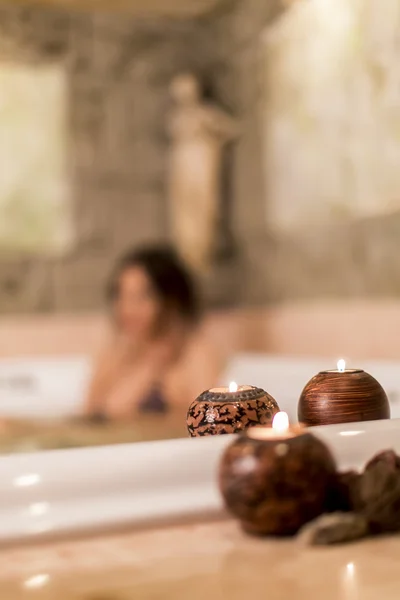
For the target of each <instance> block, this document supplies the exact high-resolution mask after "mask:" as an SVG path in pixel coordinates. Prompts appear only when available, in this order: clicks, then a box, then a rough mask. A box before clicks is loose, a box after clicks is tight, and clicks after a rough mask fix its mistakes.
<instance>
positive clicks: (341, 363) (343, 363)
mask: <svg viewBox="0 0 400 600" xmlns="http://www.w3.org/2000/svg"><path fill="white" fill-rule="evenodd" d="M337 368H338V371H339V373H344V372H345V370H346V361H345V360H343V358H341V359H340V360H338V363H337Z"/></svg>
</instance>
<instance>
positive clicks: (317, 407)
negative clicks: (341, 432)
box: [297, 369, 390, 426]
mask: <svg viewBox="0 0 400 600" xmlns="http://www.w3.org/2000/svg"><path fill="white" fill-rule="evenodd" d="M297 412H298V418H299V421H300V422H301V423H304V424H305V425H307V426H313V425H333V424H335V423H353V422H356V421H377V420H380V419H390V407H389V401H388V398H387V396H386V393H385V391H384V389H383V388H382V386H381V385H380V384H379V383H378V382H377V381H376V379H374V378H373V377H372V375H369V374H368V373H366V372H365V371H362V370H361V369H352V370H350V369H348V370H346V371H344V372H343V373H341V372H339V371H322V372H321V373H318V375H316V376H315V377H313V378H312V379H311V381H310V382H309V383H308V384H307V385H306V387H305V388H304V390H303V392H302V394H301V396H300V400H299V404H298V410H297Z"/></svg>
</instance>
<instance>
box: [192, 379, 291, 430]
mask: <svg viewBox="0 0 400 600" xmlns="http://www.w3.org/2000/svg"><path fill="white" fill-rule="evenodd" d="M277 412H279V406H278V404H277V402H276V400H274V398H272V396H270V395H269V394H267V392H265V391H264V390H262V389H261V388H256V387H252V386H240V387H239V389H238V391H237V392H227V391H226V389H225V388H214V389H212V390H208V391H206V392H203V393H202V394H201V395H200V396H199V397H198V398H197V399H196V400H195V401H194V402H192V404H191V405H190V406H189V410H188V413H187V419H186V424H187V428H188V432H189V435H191V436H192V437H199V436H205V435H221V434H226V433H238V432H241V431H243V430H244V429H246V428H247V427H253V426H254V425H271V424H272V419H273V418H274V415H275V414H276V413H277Z"/></svg>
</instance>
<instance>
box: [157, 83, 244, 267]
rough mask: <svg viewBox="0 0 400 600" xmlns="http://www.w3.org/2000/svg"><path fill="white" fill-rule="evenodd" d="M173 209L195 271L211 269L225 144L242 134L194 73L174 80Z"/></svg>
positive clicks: (183, 251) (182, 249) (179, 242)
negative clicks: (204, 95)
mask: <svg viewBox="0 0 400 600" xmlns="http://www.w3.org/2000/svg"><path fill="white" fill-rule="evenodd" d="M171 95H172V98H173V100H174V101H175V107H174V110H173V112H172V114H171V116H170V120H169V124H168V125H169V134H170V139H171V149H170V161H169V182H168V183H169V208H170V215H171V228H172V239H173V241H174V243H175V247H176V249H177V251H178V253H179V254H180V256H181V257H182V259H183V260H184V261H185V262H186V264H187V265H188V266H189V267H191V268H192V270H193V271H194V272H195V273H198V274H200V275H201V274H204V273H206V272H207V271H208V269H209V267H210V265H211V263H212V258H213V250H214V244H215V240H216V237H217V235H218V231H217V228H218V218H219V213H220V210H221V189H220V188H221V175H222V156H223V148H224V146H225V145H226V144H227V143H228V142H229V141H231V140H232V139H234V137H235V136H236V133H237V127H236V123H235V121H234V120H233V119H232V118H231V117H230V116H229V115H227V114H226V113H225V112H223V111H222V110H221V109H219V108H218V107H216V106H214V105H211V104H208V103H206V102H205V101H203V99H202V97H201V91H200V86H199V82H198V81H197V79H196V78H195V77H194V76H193V75H190V74H182V75H178V76H177V77H175V78H174V80H173V81H172V84H171Z"/></svg>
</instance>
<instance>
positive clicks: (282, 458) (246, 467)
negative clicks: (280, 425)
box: [220, 426, 336, 536]
mask: <svg viewBox="0 0 400 600" xmlns="http://www.w3.org/2000/svg"><path fill="white" fill-rule="evenodd" d="M335 472H336V467H335V461H334V459H333V457H332V455H331V453H330V451H329V450H328V448H327V446H325V444H324V443H323V442H321V441H320V440H319V439H317V438H316V437H314V436H313V435H312V434H310V433H308V432H306V431H304V429H303V428H301V427H299V426H297V427H292V428H290V429H289V430H288V432H287V433H284V434H282V435H281V434H276V433H275V432H273V431H272V430H271V429H268V428H266V427H255V428H253V429H249V430H248V431H247V432H246V433H245V434H243V435H242V436H240V437H239V438H238V439H237V440H235V441H234V442H233V444H231V445H230V446H229V447H228V448H227V450H226V451H225V453H224V455H223V457H222V461H221V467H220V489H221V492H222V495H223V497H224V500H225V503H226V506H227V508H228V509H229V511H230V512H231V513H232V514H233V515H234V516H235V517H237V518H238V519H239V521H240V522H241V524H242V527H243V528H244V530H245V531H247V532H248V533H251V534H254V535H270V536H289V535H294V534H296V533H297V532H298V530H299V529H300V528H301V527H302V526H303V525H305V524H306V523H308V522H309V521H312V520H313V519H314V518H316V517H318V516H319V515H321V514H322V513H323V512H325V510H326V508H327V505H328V499H329V494H330V491H331V490H332V489H333V488H332V486H333V485H334V482H335V481H336V475H335Z"/></svg>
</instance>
